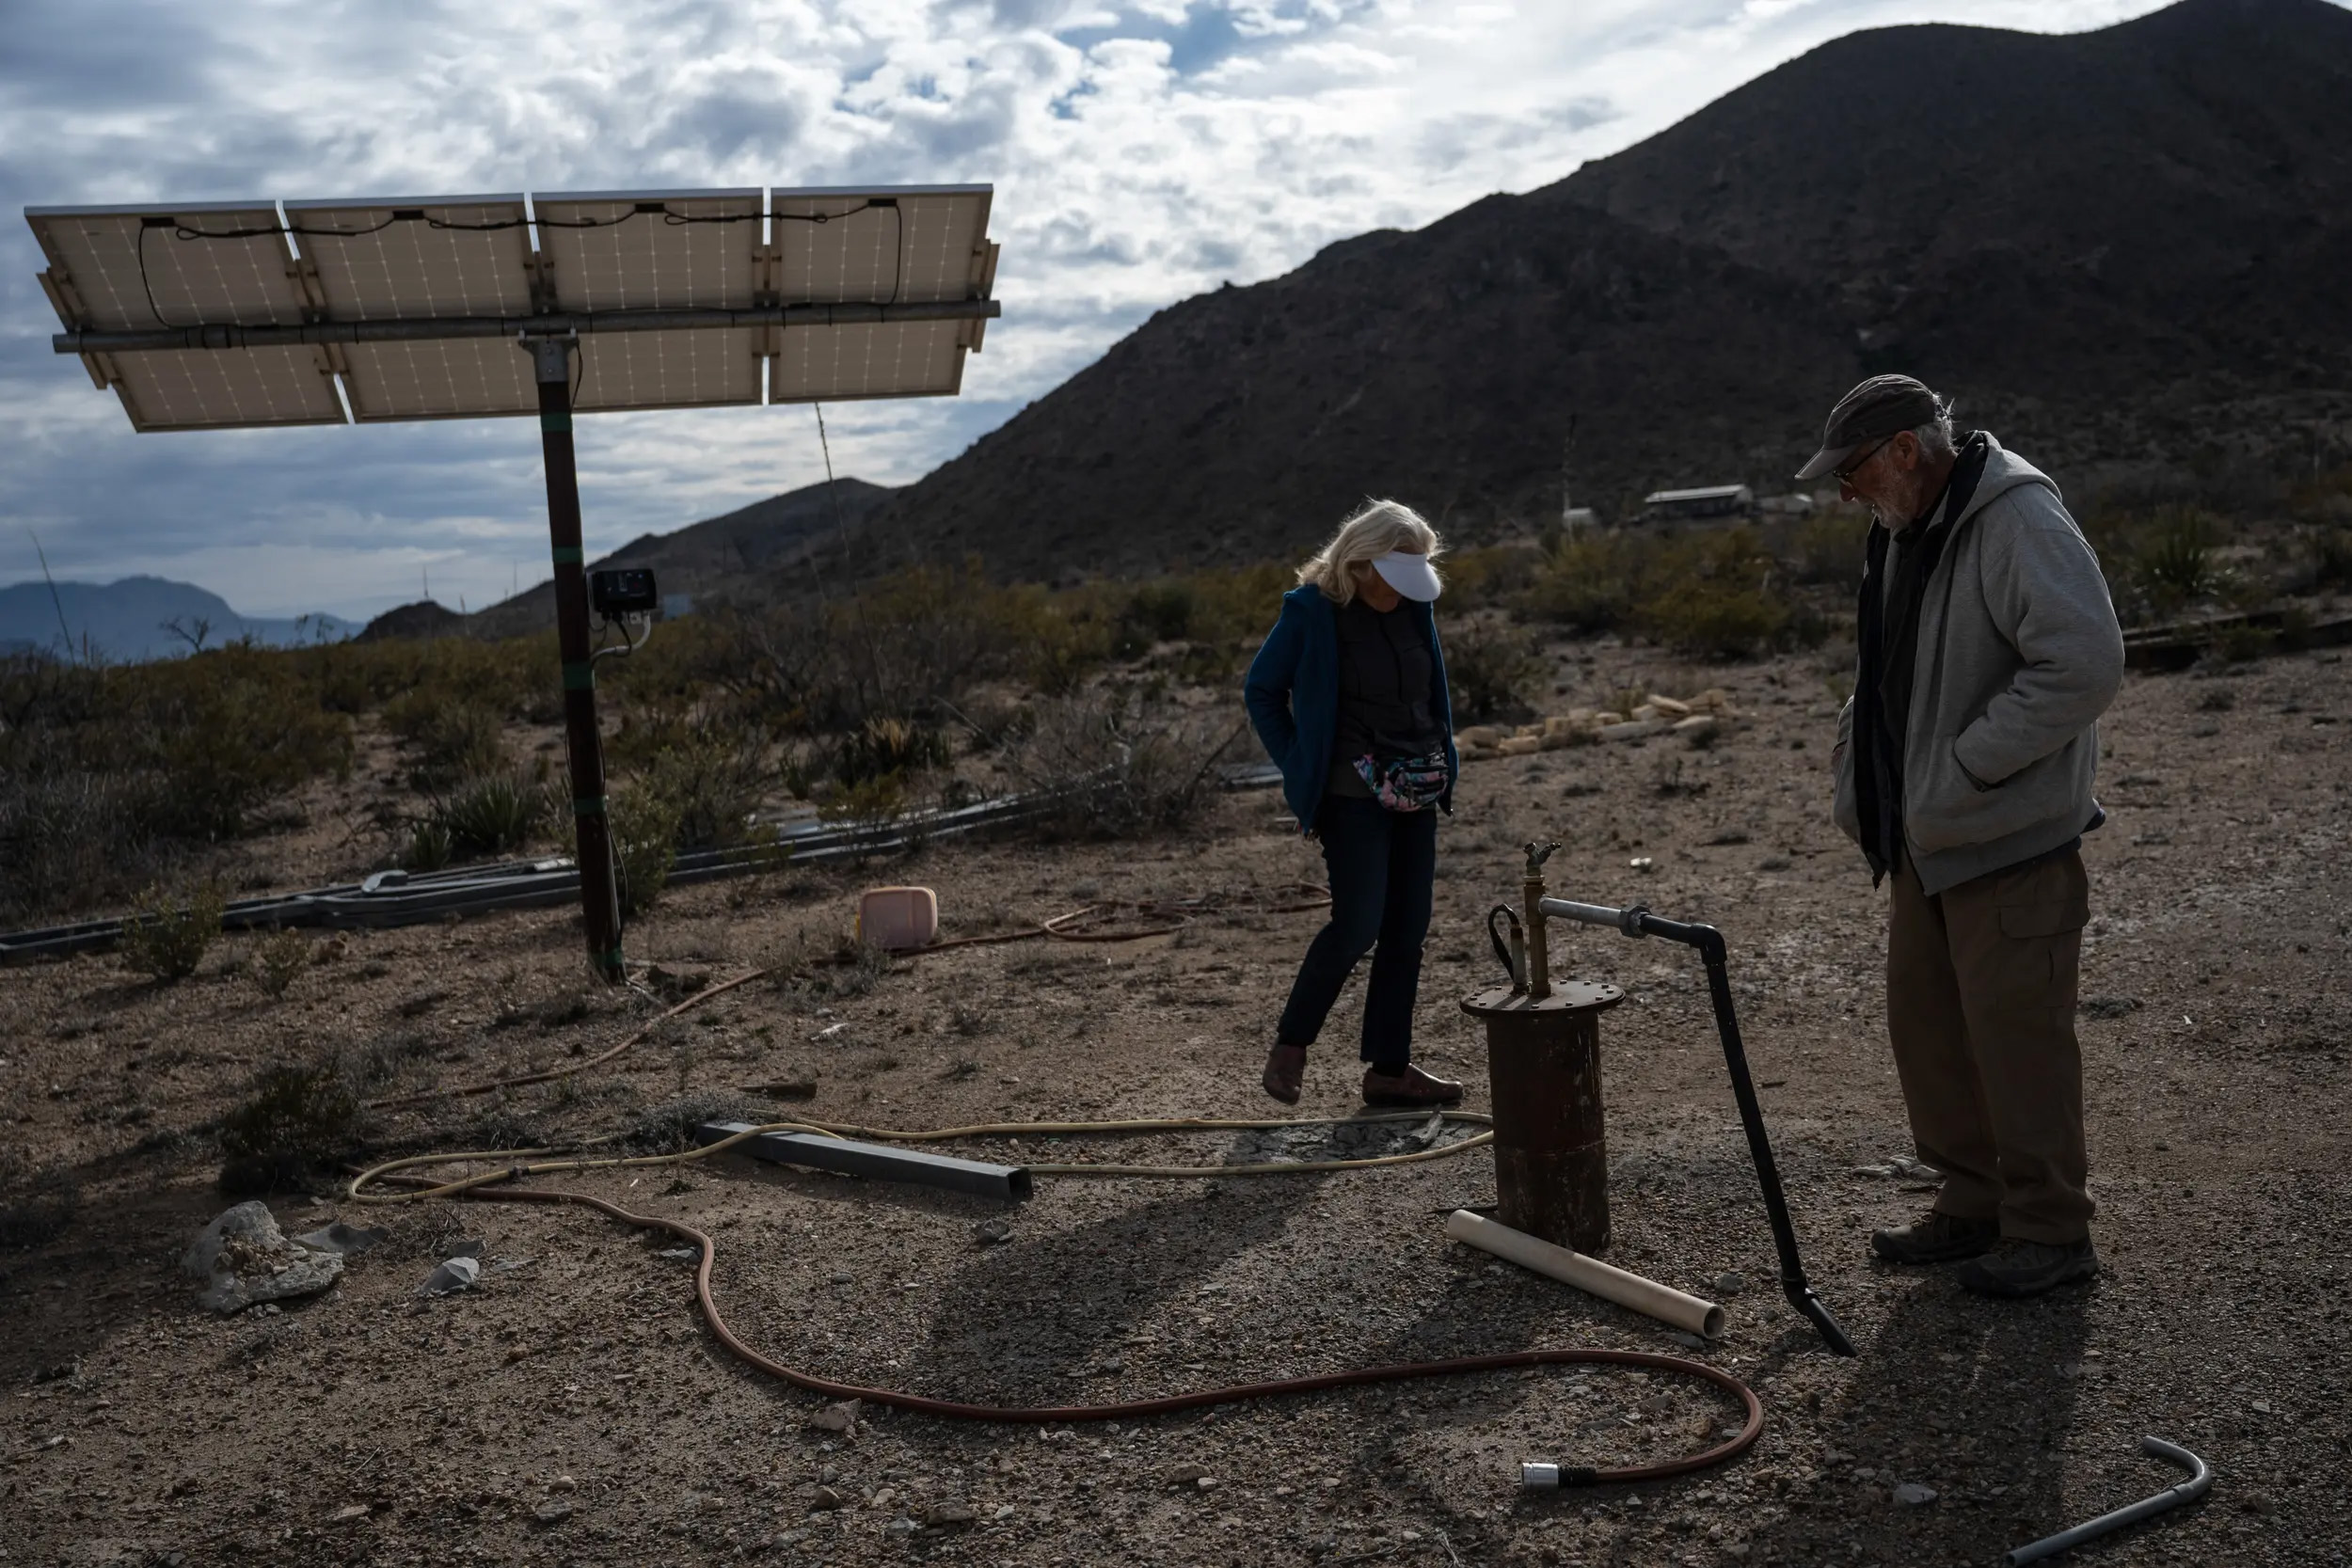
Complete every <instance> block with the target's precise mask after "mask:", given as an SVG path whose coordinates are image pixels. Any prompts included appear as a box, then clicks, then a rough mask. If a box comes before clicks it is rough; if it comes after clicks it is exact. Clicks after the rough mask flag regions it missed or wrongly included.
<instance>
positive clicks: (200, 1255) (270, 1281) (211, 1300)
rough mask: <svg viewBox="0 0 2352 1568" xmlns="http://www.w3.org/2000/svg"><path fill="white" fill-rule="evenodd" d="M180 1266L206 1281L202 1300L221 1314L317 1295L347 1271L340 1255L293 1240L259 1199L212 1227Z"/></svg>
mask: <svg viewBox="0 0 2352 1568" xmlns="http://www.w3.org/2000/svg"><path fill="white" fill-rule="evenodd" d="M180 1266H181V1267H182V1268H183V1269H185V1270H186V1271H187V1272H188V1273H189V1274H190V1275H193V1276H194V1277H196V1278H198V1279H201V1280H203V1281H204V1282H205V1287H204V1290H203V1291H202V1293H200V1294H199V1296H198V1297H197V1301H198V1303H199V1305H201V1306H204V1307H210V1308H212V1309H213V1310H214V1311H215V1312H239V1311H243V1310H244V1309H245V1308H246V1307H251V1306H254V1305H256V1304H257V1303H261V1302H268V1301H282V1300H285V1299H286V1298H288V1297H291V1296H308V1295H316V1294H317V1293H318V1292H319V1291H324V1290H326V1288H327V1287H328V1286H329V1285H332V1284H334V1283H335V1281H336V1279H337V1278H338V1277H339V1276H341V1275H342V1272H343V1260H342V1256H341V1255H340V1254H338V1253H333V1252H317V1251H313V1250H312V1249H310V1247H307V1246H299V1245H296V1244H295V1243H293V1242H290V1241H288V1240H287V1239H286V1234H285V1232H284V1231H282V1230H280V1229H278V1221H277V1220H275V1219H274V1218H272V1217H271V1215H270V1212H269V1205H267V1204H265V1203H262V1202H260V1201H259V1200H254V1201H249V1202H246V1203H240V1204H238V1205H237V1206H236V1207H235V1208H233V1209H230V1210H228V1211H226V1212H223V1213H222V1214H220V1215H219V1216H218V1217H217V1218H215V1220H214V1221H213V1223H212V1224H210V1225H208V1226H206V1227H204V1231H203V1234H201V1235H199V1236H198V1237H197V1239H196V1242H195V1244H193V1245H192V1246H190V1247H189V1248H188V1250H187V1253H186V1255H185V1256H183V1258H182V1259H180Z"/></svg>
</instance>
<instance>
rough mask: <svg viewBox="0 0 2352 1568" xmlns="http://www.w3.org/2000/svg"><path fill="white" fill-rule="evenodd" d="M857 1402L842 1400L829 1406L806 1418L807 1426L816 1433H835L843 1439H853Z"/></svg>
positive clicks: (855, 1428)
mask: <svg viewBox="0 0 2352 1568" xmlns="http://www.w3.org/2000/svg"><path fill="white" fill-rule="evenodd" d="M857 1413H858V1402H857V1401H855V1400H843V1401H842V1402H840V1403H838V1404H829V1405H827V1406H825V1408H824V1409H822V1410H819V1411H818V1412H817V1414H816V1415H814V1416H811V1417H810V1418H808V1424H809V1426H810V1427H811V1428H812V1429H813V1430H815V1431H818V1432H837V1433H841V1434H842V1435H843V1436H844V1437H855V1436H856V1435H857Z"/></svg>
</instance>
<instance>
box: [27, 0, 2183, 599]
mask: <svg viewBox="0 0 2352 1568" xmlns="http://www.w3.org/2000/svg"><path fill="white" fill-rule="evenodd" d="M2153 8H2155V6H2154V5H2153V0H1980V3H1969V0H1521V3H1518V4H1516V5H1515V4H1505V3H1495V4H1471V3H1460V4H1445V3H1437V0H1097V3H1091V4H1090V3H1088V0H993V3H988V0H968V3H958V0H843V3H840V4H834V3H830V0H826V3H818V0H740V3H735V4H725V3H715V0H668V3H653V0H648V3H643V4H632V3H629V0H532V3H525V0H464V3H462V4H458V3H447V4H435V3H431V0H376V3H373V4H370V3H367V0H342V3H336V0H267V3H262V0H206V3H204V4H202V5H197V4H192V3H188V0H148V3H139V0H0V40H5V41H0V201H5V203H6V204H7V209H8V215H7V217H6V219H5V221H0V409H4V410H5V411H6V414H7V416H8V421H7V422H8V438H7V440H6V442H5V444H4V445H0V584H7V583H10V582H16V581H20V580H23V579H25V578H33V577H35V576H37V575H38V572H39V565H38V563H37V562H36V560H35V556H34V547H33V539H34V537H35V536H36V535H38V537H39V539H40V544H41V545H42V546H45V547H46V549H47V552H48V557H49V562H50V565H51V567H52V568H53V569H54V570H55V571H56V573H57V575H58V576H59V577H60V578H78V579H82V580H87V581H109V580H112V579H113V578H118V577H123V576H128V575H131V574H134V573H140V572H147V573H154V574H157V575H160V576H165V577H172V578H183V579H186V580H191V581H195V582H199V583H201V584H203V585H204V586H206V587H209V588H212V589H214V590H215V591H216V592H218V593H221V594H224V595H225V596H226V597H227V598H228V599H229V600H230V603H231V604H232V605H234V606H235V607H236V608H237V609H238V610H243V611H244V612H246V613H247V614H256V615H281V614H295V613H300V612H304V611H310V610H329V611H333V612H336V613H339V614H344V615H351V616H364V615H367V614H370V613H373V612H374V611H375V610H381V609H384V608H386V607H388V606H389V605H392V604H396V603H403V602H405V601H407V600H409V599H413V598H415V597H417V596H418V594H419V592H420V589H421V585H422V584H423V583H425V582H426V581H427V580H429V582H430V586H431V592H432V594H433V595H434V596H435V597H436V598H438V599H440V600H441V601H442V602H443V603H446V604H450V605H452V606H455V605H456V604H457V603H458V601H459V600H460V598H461V597H462V598H463V599H464V600H465V601H466V602H467V603H468V604H469V605H472V606H480V605H482V604H484V603H486V602H489V601H491V600H493V599H496V598H499V597H502V596H503V595H504V594H506V593H507V591H508V587H509V584H510V582H517V581H518V582H520V583H522V584H525V585H527V584H529V583H531V582H532V581H533V580H535V579H537V578H542V577H544V576H545V575H546V560H547V532H546V515H545V511H544V492H543V491H542V489H541V476H540V468H539V453H538V438H537V432H536V428H535V421H530V420H482V421H473V422H467V423H452V424H407V425H375V426H367V427H351V428H341V429H338V428H306V429H296V430H283V431H240V432H231V433H207V434H170V435H148V436H135V435H134V434H133V433H132V431H131V429H130V425H129V421H128V420H126V419H125V418H124V416H123V413H122V410H121V407H120V405H119V404H118V403H117V402H116V400H115V399H114V398H113V397H112V396H111V395H109V394H104V393H100V392H98V391H96V390H94V389H93V388H91V387H90V385H89V381H88V379H87V376H85V375H84V373H83V372H82V370H81V367H80V366H79V364H78V363H76V362H75V361H74V360H72V359H70V358H64V357H60V356H55V355H53V354H52V353H51V352H50V348H49V341H48V339H49V334H50V333H52V332H54V331H55V330H56V318H55V316H54V314H53V313H52V311H51V310H50V309H49V306H48V304H47V302H46V300H45V299H44V298H43V297H42V295H41V293H40V289H39V287H38V285H37V284H36V283H35V282H34V276H35V274H36V273H37V272H38V271H39V270H40V265H41V262H40V252H39V249H38V247H37V246H36V245H34V244H33V241H32V238H31V236H30V234H29V232H28V231H27V230H25V228H24V224H23V220H22V219H21V217H19V216H17V215H16V214H17V211H18V209H20V208H21V207H23V206H25V205H48V204H53V203H76V202H133V201H149V200H166V201H197V200H226V199H238V198H278V199H285V200H297V199H303V198H313V197H342V196H424V195H429V194H434V193H438V192H450V193H457V192H472V191H512V190H545V191H558V190H583V189H585V190H611V189H624V188H630V187H638V188H662V189H674V188H678V187H688V186H705V185H828V184H855V183H863V182H885V183H890V182H896V183H918V182H919V183H936V182H991V183H993V184H994V185H995V187H996V198H995V213H994V218H993V225H992V229H993V236H994V237H995V238H996V239H997V240H998V241H1000V242H1001V243H1002V244H1003V246H1004V257H1003V264H1002V267H1001V270H1000V272H999V274H998V277H997V290H996V292H997V296H998V297H999V298H1000V299H1001V300H1002V301H1003V302H1004V309H1005V315H1004V319H1003V320H1002V321H1000V322H998V323H996V324H994V325H992V326H991V327H990V329H989V334H988V345H987V349H986V352H985V353H983V354H982V355H980V356H978V357H977V358H975V359H973V360H972V361H971V362H970V363H969V365H968V367H967V370H966V373H965V378H964V392H963V395H962V396H961V398H960V399H956V400H952V401H947V400H919V401H909V402H902V403H868V404H843V405H840V406H839V407H837V408H832V409H828V411H827V414H828V422H829V425H830V428H831V432H832V436H833V443H834V463H835V466H836V468H837V469H838V470H839V471H840V472H842V473H845V474H846V473H853V474H858V475H861V476H863V477H865V478H867V479H871V480H875V481H878V482H882V483H903V482H906V481H909V480H913V479H915V478H917V477H919V476H920V475H922V474H923V473H925V472H926V471H928V470H929V469H930V468H931V467H934V466H935V465H937V464H938V463H940V462H942V461H944V460H945V459H946V458H948V457H951V456H953V455H954V454H955V453H956V452H958V451H961V450H962V449H963V448H964V447H965V446H966V445H968V444H969V443H970V442H971V441H972V440H973V438H974V437H976V436H978V435H979V434H981V433H982V432H984V431H986V430H988V429H990V428H992V427H993V426H994V425H996V424H998V423H1001V422H1002V421H1003V420H1006V419H1008V418H1009V417H1010V416H1011V415H1013V414H1014V413H1016V412H1018V411H1019V410H1020V408H1021V407H1022V406H1023V404H1025V403H1027V402H1029V401H1030V400H1032V399H1034V398H1037V397H1039V396H1041V395H1042V394H1043V393H1045V392H1046V391H1048V390H1050V389H1051V388H1053V387H1054V386H1055V385H1057V383H1058V382H1060V381H1061V380H1063V379H1064V378H1065V377H1067V376H1068V375H1070V374H1071V372H1073V371H1075V370H1077V369H1078V368H1080V367H1081V366H1083V365H1085V364H1086V363H1088V362H1089V360H1091V359H1093V358H1095V357H1096V356H1099V355H1100V354H1102V352H1103V351H1104V349H1105V348H1107V347H1108V346H1109V345H1110V344H1111V343H1112V342H1114V341H1117V340H1118V339H1119V338H1120V336H1121V335H1123V334H1124V333H1126V332H1127V331H1129V330H1130V329H1132V328H1133V327H1134V326H1135V325H1137V324H1138V323H1139V322H1141V321H1142V320H1143V319H1144V318H1145V317H1146V316H1148V315H1150V314H1151V313H1152V311H1153V310H1155V309H1159V308H1161V307H1162V306H1165V305H1168V304H1170V303H1172V302H1174V301H1176V300H1179V299H1182V298H1184V296H1185V295H1187V294H1191V293H1198V292H1200V291H1201V290H1203V289H1212V288H1215V287H1216V286H1217V285H1218V284H1219V283H1220V282H1221V281H1224V280H1227V279H1231V280H1232V281H1234V282H1239V283H1247V282H1254V281H1257V280H1259V279H1262V278H1265V277H1274V276H1276V275H1279V274H1280V273H1282V272H1285V271H1287V270H1289V269H1290V268H1292V267H1294V266H1296V265H1297V264H1298V263H1299V262H1301V261H1305V260H1306V259H1307V258H1308V257H1310V256H1311V255H1312V254H1313V253H1314V252H1315V251H1316V250H1317V249H1318V248H1320V247H1321V246H1323V245H1327V244H1329V243H1330V242H1331V241H1333V240H1337V239H1341V238H1344V237H1345V236H1347V235H1350V234H1354V233H1358V232H1360V231H1362V230H1366V229H1370V228H1375V227H1382V226H1388V227H1398V228H1415V227H1419V226H1421V225H1422V224H1426V223H1428V222H1430V221H1431V220H1433V219H1435V218H1438V217H1439V216H1442V215H1443V214H1446V213H1448V212H1451V211H1452V210H1454V208H1457V207H1459V206H1461V205H1463V204H1464V203H1466V202H1469V201H1470V200H1473V199H1475V198H1478V197H1480V196H1482V195H1485V194H1486V193H1488V192H1492V191H1497V190H1526V189H1529V188H1531V187H1534V186H1536V185H1541V184H1545V183H1548V182H1551V181H1553V180H1556V179H1559V178H1560V177H1562V176H1564V175H1565V174H1567V173H1569V172H1570V171H1572V170H1573V169H1574V168H1575V167H1576V166H1577V165H1579V164H1580V163H1581V162H1583V161H1584V160H1586V159H1588V158H1593V157H1597V156H1601V155H1604V154H1607V153H1609V152H1613V151H1615V150H1618V149H1620V148H1623V147H1626V146H1628V145H1629V144H1630V143H1632V142H1635V141H1637V140H1639V139H1641V138H1642V137H1644V136H1645V135H1649V134H1651V133H1652V132H1654V131H1657V130H1659V129H1660V128H1661V127H1663V126H1665V125H1668V124H1671V123H1672V122H1673V121H1675V120H1677V119H1680V118H1682V117H1683V116H1685V115H1687V114H1689V113H1691V112H1692V111H1693V110H1695V109H1697V108H1699V107H1700V106H1701V105H1703V104H1704V103H1707V102H1708V100H1710V99H1712V98H1715V97H1717V96H1719V95H1720V94H1722V93H1723V92H1724V91H1725V90H1727V89H1729V88H1731V87H1736V86H1737V85H1739V84H1740V82H1743V81H1745V80H1747V79H1749V78H1751V77H1753V76H1756V75H1758V74H1760V73H1762V72H1763V71H1768V70H1770V69H1771V68H1772V66H1774V65H1776V64H1778V63H1780V62H1781V61H1783V60H1786V59H1788V58H1790V57H1792V56H1794V55H1799V54H1802V53H1804V51H1805V50H1807V49H1810V48H1812V47H1814V46H1815V45H1817V44H1819V43H1820V42H1822V41H1824V40H1828V39H1831V38H1834V37H1836V36H1838V35H1840V34H1843V33H1847V32H1851V31H1853V30H1855V29H1858V28H1862V27H1872V26H1883V25H1888V24H1899V23H1906V22H1920V21H1948V22H1967V23H1976V24H1984V25H1991V26H2005V27H2020V28H2027V29H2031V30H2034V31H2042V32H2066V31H2076V30H2080V29H2084V28H2089V27H2095V26H2101V25H2105V24H2109V23H2112V22H2116V21H2120V20H2122V19H2124V18H2126V17H2129V16H2133V15H2137V14H2139V13H2141V12H2144V11H2147V10H2151V9H2153ZM580 467H581V473H580V479H581V489H582V496H583V500H584V503H585V508H586V513H587V528H588V540H589V544H590V546H591V549H592V551H593V550H595V549H596V548H609V547H611V546H614V545H617V544H620V543H622V542H623V541H625V540H627V539H629V538H632V537H634V536H635V535H637V534H639V533H642V532H644V531H666V530H669V529H672V528H675V527H678V526H680V525H682V524H685V523H688V522H691V521H693V520H694V519H696V518H698V517H703V516H707V515H711V514H713V513H716V512H720V511H723V510H726V509H727V508H729V507H732V506H736V505H740V504H742V503H743V502H746V501H749V500H754V499H758V498H760V497H762V496H766V495H771V494H774V493H775V492H777V491H780V490H786V489H790V488H792V487H794V486H796V485H801V484H805V483H811V482H813V481H815V480H818V479H821V478H822V477H823V469H822V466H821V458H820V456H819V453H818V442H817V431H816V425H815V421H814V419H813V417H812V415H811V412H810V410H809V409H807V408H806V407H776V408H747V409H726V410H714V411H703V412H695V413H682V414H617V415H603V416H597V417H595V418H593V419H589V418H583V419H582V420H581V421H580Z"/></svg>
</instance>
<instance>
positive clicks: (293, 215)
mask: <svg viewBox="0 0 2352 1568" xmlns="http://www.w3.org/2000/svg"><path fill="white" fill-rule="evenodd" d="M286 217H287V219H288V221H289V223H290V224H291V225H292V226H293V230H294V244H295V245H296V246H298V247H299V248H300V250H301V252H302V266H303V270H304V271H305V273H306V274H308V275H309V276H310V277H311V278H312V279H313V287H314V288H315V290H316V292H317V294H318V296H319V299H320V302H321V305H322V308H323V313H324V314H325V316H326V319H327V320H330V321H338V322H359V321H411V320H417V319H420V318H425V319H429V318H433V317H449V316H510V315H511V316H528V315H530V314H531V313H532V308H533V304H534V299H533V294H532V285H533V283H534V281H535V280H536V277H537V262H536V261H535V260H534V259H533V257H532V251H531V234H530V230H529V229H528V227H527V223H528V216H527V214H526V213H525V211H524V207H523V198H521V197H519V196H478V197H451V198H429V199H418V200H405V199H387V200H380V201H290V202H288V203H286ZM342 354H343V359H344V374H343V383H344V386H345V388H347V389H348V391H349V394H350V398H351V412H352V416H353V418H355V419H357V420H360V421H362V422H363V423H373V422H374V421H377V420H446V419H463V418H468V417H477V416H483V415H495V414H527V413H530V412H531V411H532V410H533V409H535V408H537V407H538V405H539V396H538V392H537V389H536V388H534V387H533V386H532V379H531V362H530V359H529V358H528V356H525V355H523V354H522V353H521V352H520V351H519V350H517V349H516V347H515V346H514V345H513V344H512V343H508V342H503V341H499V340H496V339H480V340H438V341H423V342H399V343H354V344H350V345H347V346H345V347H344V348H343V350H342Z"/></svg>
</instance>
